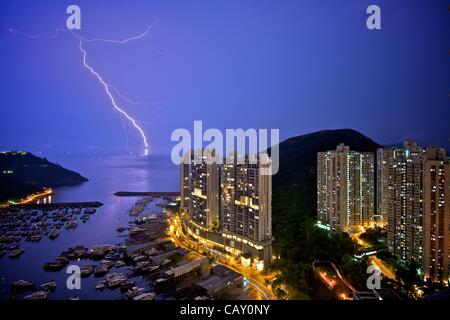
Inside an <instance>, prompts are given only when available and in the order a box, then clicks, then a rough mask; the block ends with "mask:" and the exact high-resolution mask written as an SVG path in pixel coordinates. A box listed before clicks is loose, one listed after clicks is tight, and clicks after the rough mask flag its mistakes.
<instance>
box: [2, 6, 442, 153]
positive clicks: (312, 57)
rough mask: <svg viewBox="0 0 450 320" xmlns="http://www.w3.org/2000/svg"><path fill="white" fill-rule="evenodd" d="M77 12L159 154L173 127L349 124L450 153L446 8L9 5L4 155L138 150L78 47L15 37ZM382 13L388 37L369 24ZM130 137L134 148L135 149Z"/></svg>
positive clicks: (106, 71)
mask: <svg viewBox="0 0 450 320" xmlns="http://www.w3.org/2000/svg"><path fill="white" fill-rule="evenodd" d="M72 3H74V4H77V5H79V6H80V7H81V19H82V22H81V23H82V29H81V30H80V34H82V35H83V36H84V37H86V38H111V39H124V38H127V37H130V36H133V35H137V34H140V33H142V32H143V31H144V30H145V29H146V28H147V27H148V26H149V25H151V24H153V23H156V22H157V25H156V26H155V27H154V28H153V29H152V31H151V33H150V34H149V35H148V36H147V37H145V38H143V39H140V40H136V41H131V42H129V43H127V44H125V45H117V44H110V43H100V42H94V43H89V44H86V49H87V51H88V61H89V63H90V64H92V65H93V66H94V67H95V69H96V70H97V71H98V72H100V73H101V74H102V75H103V77H104V78H105V80H107V81H108V83H110V84H111V85H113V86H114V87H116V88H117V89H118V90H120V92H121V93H122V94H124V95H126V96H127V97H128V98H129V99H131V100H133V101H135V102H140V103H139V104H132V103H130V102H127V101H124V100H120V99H119V101H121V106H122V107H123V108H124V109H125V110H127V112H129V113H130V114H131V115H133V116H134V117H135V118H136V119H137V121H138V123H139V124H140V125H142V127H143V128H144V130H145V132H146V133H147V136H148V137H149V142H150V146H151V152H152V153H155V154H157V153H164V154H168V153H169V152H170V150H171V148H172V146H173V145H174V143H173V142H171V141H170V134H171V132H172V131H173V130H174V129H176V128H187V129H190V130H192V128H193V121H194V120H202V121H203V125H204V127H205V128H212V127H213V128H219V129H225V128H257V129H258V128H279V129H280V136H281V139H286V138H289V137H291V136H295V135H300V134H305V133H309V132H312V131H317V130H322V129H335V128H353V129H356V130H358V131H360V132H362V133H363V134H365V135H367V136H369V137H371V138H372V139H374V140H375V141H377V142H379V143H382V144H392V143H398V142H400V141H402V140H403V139H406V138H411V139H417V140H418V141H419V142H420V143H422V144H423V145H424V146H427V145H431V144H433V145H437V146H444V147H446V148H447V149H448V150H450V143H449V138H450V110H449V107H450V96H449V93H450V54H449V53H448V50H449V49H450V42H449V41H450V37H449V33H450V11H449V10H448V9H447V7H448V1H435V0H433V1H429V0H422V1H415V0H395V1H394V0H390V1H379V0H370V1H366V0H345V1H344V0H340V1H337V0H335V1H318V0H310V1H300V0H293V1H286V0H277V1H275V0H271V1H264V0H246V1H241V0H220V1H217V0H215V1H211V0H195V1H193V0H192V1H186V0H184V1H167V0H162V1H80V0H76V1H70V2H69V1H18V0H14V1H1V4H0V39H1V42H0V57H1V59H0V86H1V94H0V114H1V116H0V149H2V150H4V149H25V150H30V151H33V152H38V151H39V152H42V153H44V154H45V153H51V152H67V151H70V152H102V151H126V150H127V148H128V147H127V144H128V146H129V148H131V149H134V150H139V149H140V147H141V146H142V141H141V140H140V138H139V136H138V135H137V134H136V131H135V130H134V129H133V128H132V127H131V126H130V125H129V123H127V122H126V121H124V119H123V117H122V116H121V115H120V114H118V113H117V112H116V111H114V110H113V109H112V106H111V104H110V101H109V100H108V98H107V96H106V94H105V91H104V89H103V88H102V87H101V85H100V84H99V83H98V81H97V80H96V79H95V78H94V77H93V76H92V74H90V73H89V72H88V71H87V70H86V69H85V68H84V67H83V65H82V55H81V52H80V51H79V50H78V47H77V46H78V43H77V41H76V40H75V39H74V38H73V37H72V36H71V35H70V34H68V33H62V34H60V35H59V36H58V37H57V38H53V39H52V38H48V37H41V38H38V39H30V38H26V37H23V36H20V35H17V36H15V37H11V35H12V34H11V32H10V31H9V29H10V28H12V29H15V30H20V31H23V32H26V33H29V34H47V35H51V34H53V33H54V31H55V29H56V28H62V27H64V26H65V20H66V17H67V15H66V8H67V6H68V5H69V4H72ZM370 4H377V5H379V6H380V7H381V19H382V29H381V30H375V31H370V30H368V29H367V28H366V18H367V17H368V15H367V14H366V8H367V7H368V5H370ZM127 141H128V142H127Z"/></svg>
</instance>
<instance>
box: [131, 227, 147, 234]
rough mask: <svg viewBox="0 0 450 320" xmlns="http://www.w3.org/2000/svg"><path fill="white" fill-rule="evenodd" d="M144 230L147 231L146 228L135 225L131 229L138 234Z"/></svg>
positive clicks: (132, 232)
mask: <svg viewBox="0 0 450 320" xmlns="http://www.w3.org/2000/svg"><path fill="white" fill-rule="evenodd" d="M144 231H145V229H144V228H141V227H138V226H134V227H132V228H131V229H130V234H137V233H141V232H144Z"/></svg>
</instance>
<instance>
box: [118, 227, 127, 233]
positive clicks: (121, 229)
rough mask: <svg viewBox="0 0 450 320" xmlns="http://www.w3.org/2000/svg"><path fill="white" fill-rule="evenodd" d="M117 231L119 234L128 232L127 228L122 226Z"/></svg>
mask: <svg viewBox="0 0 450 320" xmlns="http://www.w3.org/2000/svg"><path fill="white" fill-rule="evenodd" d="M116 230H117V232H124V231H125V230H126V228H125V227H122V226H120V227H117V228H116Z"/></svg>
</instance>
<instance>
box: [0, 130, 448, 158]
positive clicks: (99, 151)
mask: <svg viewBox="0 0 450 320" xmlns="http://www.w3.org/2000/svg"><path fill="white" fill-rule="evenodd" d="M339 130H354V131H356V132H358V133H360V134H362V135H364V136H365V137H367V138H368V139H370V140H372V141H373V142H375V143H377V144H379V145H382V146H383V147H385V148H391V147H402V146H403V142H404V141H406V140H412V141H415V142H417V144H418V145H420V146H422V147H424V148H428V147H436V148H444V149H445V150H446V153H447V155H449V154H450V144H449V145H448V146H444V145H438V144H423V143H422V142H421V141H420V140H417V139H408V138H405V139H404V140H402V141H398V142H394V143H387V144H385V143H379V142H378V141H375V140H374V139H373V138H372V137H370V136H367V135H365V134H364V133H363V132H360V131H358V130H356V129H352V128H338V129H322V130H318V131H312V132H308V133H305V134H300V135H295V136H292V137H287V138H285V139H284V140H282V141H280V144H281V143H283V142H285V141H286V140H289V139H292V138H297V137H301V136H306V135H309V134H314V133H319V132H323V131H339ZM13 151H25V152H29V153H32V154H34V155H37V156H40V157H45V156H46V155H48V156H71V155H73V156H91V155H92V156H94V155H99V156H101V155H105V156H106V155H130V156H137V157H141V156H144V154H143V153H142V150H141V151H139V150H138V149H136V150H132V152H130V151H127V150H124V149H122V150H120V149H117V150H107V149H100V148H99V149H96V150H95V151H94V150H92V151H89V148H86V149H84V150H82V151H80V149H79V150H75V151H73V150H67V151H63V150H58V149H52V148H48V149H47V150H43V149H41V150H37V149H33V148H29V149H22V148H17V149H10V150H6V149H4V150H0V152H13ZM149 156H163V157H170V152H169V153H153V152H151V151H150V154H149Z"/></svg>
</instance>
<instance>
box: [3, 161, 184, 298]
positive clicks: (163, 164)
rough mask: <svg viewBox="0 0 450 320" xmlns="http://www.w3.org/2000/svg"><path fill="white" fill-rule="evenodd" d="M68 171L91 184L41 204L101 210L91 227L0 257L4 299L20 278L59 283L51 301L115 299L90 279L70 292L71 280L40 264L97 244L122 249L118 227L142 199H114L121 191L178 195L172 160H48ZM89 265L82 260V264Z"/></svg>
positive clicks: (65, 190) (27, 244)
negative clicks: (90, 205) (95, 203)
mask: <svg viewBox="0 0 450 320" xmlns="http://www.w3.org/2000/svg"><path fill="white" fill-rule="evenodd" d="M49 160H50V161H53V162H57V163H59V164H61V165H63V166H64V167H66V168H69V169H71V170H74V171H76V172H78V173H80V174H82V175H83V176H85V177H86V178H88V179H89V181H88V182H86V183H83V184H81V185H78V186H72V187H63V188H57V189H55V190H54V191H55V193H54V194H53V195H50V196H47V197H45V198H41V199H40V202H41V203H49V202H52V203H55V202H86V201H100V202H102V203H103V206H102V207H100V208H99V209H98V211H97V213H96V214H95V215H93V216H92V217H91V219H89V221H88V222H87V223H80V224H79V225H78V227H77V228H76V229H73V230H66V229H61V235H60V236H59V237H58V238H57V239H56V240H50V239H48V237H43V238H42V240H41V241H39V242H36V243H35V242H26V241H23V242H22V243H21V244H20V245H21V247H22V248H23V249H24V250H25V253H24V254H22V255H21V256H20V257H19V258H17V259H14V260H12V259H10V258H9V257H8V256H7V255H5V256H3V257H2V258H0V296H1V297H2V298H3V299H6V298H8V297H9V285H10V284H11V283H12V282H14V281H16V280H19V279H24V280H28V281H32V282H35V283H36V284H41V283H44V282H48V281H51V280H56V281H57V289H56V291H55V293H52V294H51V295H50V296H49V298H50V299H67V298H69V297H71V296H74V295H76V296H79V297H80V298H81V299H83V298H84V299H116V298H118V297H119V296H120V293H119V292H117V291H111V290H105V291H103V292H101V293H100V292H98V291H95V289H94V288H95V284H96V283H97V282H98V281H99V280H100V279H99V278H95V277H94V276H91V277H89V278H83V279H82V288H81V290H68V289H67V288H66V279H67V275H66V274H65V272H64V270H62V271H61V272H45V271H44V270H43V269H42V265H43V264H44V263H45V262H47V261H52V260H54V259H55V258H56V257H57V256H58V255H59V254H60V253H61V252H62V251H64V250H66V249H67V248H68V247H70V246H74V245H84V246H86V247H91V246H92V245H96V244H118V243H121V242H122V238H120V237H118V234H117V232H116V228H117V227H118V226H121V225H128V222H129V221H130V220H131V218H130V217H129V216H128V215H127V210H128V209H129V208H130V207H131V206H132V205H133V204H134V203H135V202H136V201H137V200H138V199H139V198H137V197H116V196H114V195H113V194H114V193H115V192H117V191H120V190H123V191H178V190H179V185H178V181H179V176H178V167H177V166H175V165H173V164H172V163H171V161H170V157H165V156H149V157H136V156H130V155H124V156H83V157H82V156H73V157H59V158H58V157H55V158H51V157H50V158H49ZM84 263H85V262H83V261H81V262H80V265H82V264H84Z"/></svg>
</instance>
